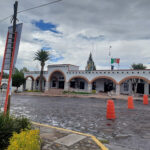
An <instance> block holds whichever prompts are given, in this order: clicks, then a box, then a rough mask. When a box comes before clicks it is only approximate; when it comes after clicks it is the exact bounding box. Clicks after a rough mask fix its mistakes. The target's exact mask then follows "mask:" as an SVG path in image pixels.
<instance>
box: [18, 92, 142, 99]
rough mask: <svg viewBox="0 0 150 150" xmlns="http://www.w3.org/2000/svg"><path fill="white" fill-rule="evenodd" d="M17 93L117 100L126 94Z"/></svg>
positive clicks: (125, 96) (123, 97)
mask: <svg viewBox="0 0 150 150" xmlns="http://www.w3.org/2000/svg"><path fill="white" fill-rule="evenodd" d="M17 94H19V95H30V96H50V97H51V96H53V97H77V98H102V99H118V100H127V99H128V95H108V94H90V95H85V94H84V95H82V94H62V95H58V94H46V93H42V92H22V93H17ZM133 98H134V100H143V97H133Z"/></svg>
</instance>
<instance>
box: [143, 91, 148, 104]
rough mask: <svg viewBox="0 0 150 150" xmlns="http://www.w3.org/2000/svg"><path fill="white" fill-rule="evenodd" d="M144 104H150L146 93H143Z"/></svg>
mask: <svg viewBox="0 0 150 150" xmlns="http://www.w3.org/2000/svg"><path fill="white" fill-rule="evenodd" d="M143 104H144V105H148V96H147V95H145V94H144V95H143Z"/></svg>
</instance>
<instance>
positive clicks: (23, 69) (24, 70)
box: [20, 67, 29, 73]
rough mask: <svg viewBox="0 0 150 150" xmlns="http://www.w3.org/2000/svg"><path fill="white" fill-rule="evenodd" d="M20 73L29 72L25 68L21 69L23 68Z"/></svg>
mask: <svg viewBox="0 0 150 150" xmlns="http://www.w3.org/2000/svg"><path fill="white" fill-rule="evenodd" d="M20 72H23V73H25V72H29V70H28V69H27V67H23V68H22V69H21V70H20Z"/></svg>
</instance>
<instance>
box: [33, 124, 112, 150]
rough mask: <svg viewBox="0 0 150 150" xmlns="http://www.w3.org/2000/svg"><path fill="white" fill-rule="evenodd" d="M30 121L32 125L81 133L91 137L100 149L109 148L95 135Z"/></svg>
mask: <svg viewBox="0 0 150 150" xmlns="http://www.w3.org/2000/svg"><path fill="white" fill-rule="evenodd" d="M32 123H33V124H34V125H38V126H43V127H48V128H53V129H57V130H61V131H66V132H71V133H75V134H80V135H83V136H87V137H91V139H92V140H93V141H94V142H95V143H96V144H97V145H98V146H99V147H100V148H101V150H109V149H108V148H107V147H106V146H105V145H103V144H102V143H101V142H100V141H99V140H98V139H97V138H96V137H95V136H93V135H91V134H86V133H81V132H77V131H73V130H69V129H64V128H59V127H55V126H50V125H46V124H41V123H37V122H32Z"/></svg>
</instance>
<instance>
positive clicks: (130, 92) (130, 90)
mask: <svg viewBox="0 0 150 150" xmlns="http://www.w3.org/2000/svg"><path fill="white" fill-rule="evenodd" d="M128 84H129V92H128V94H129V95H132V93H133V91H132V81H131V80H129V83H128Z"/></svg>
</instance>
